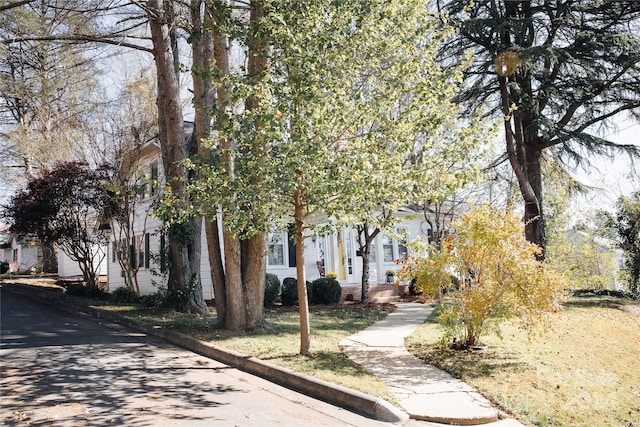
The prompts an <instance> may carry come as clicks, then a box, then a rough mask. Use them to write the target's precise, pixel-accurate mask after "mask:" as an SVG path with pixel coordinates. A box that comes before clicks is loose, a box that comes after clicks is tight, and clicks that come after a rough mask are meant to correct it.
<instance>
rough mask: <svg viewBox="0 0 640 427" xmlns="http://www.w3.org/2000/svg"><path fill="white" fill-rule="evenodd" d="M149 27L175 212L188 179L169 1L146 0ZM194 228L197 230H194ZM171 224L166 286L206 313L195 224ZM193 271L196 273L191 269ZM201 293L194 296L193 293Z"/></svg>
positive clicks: (183, 203)
mask: <svg viewBox="0 0 640 427" xmlns="http://www.w3.org/2000/svg"><path fill="white" fill-rule="evenodd" d="M147 5H148V7H149V8H150V11H149V13H148V17H149V27H150V29H151V40H152V42H153V56H154V60H155V63H156V70H157V79H158V121H159V129H160V138H159V139H160V146H161V150H162V158H163V165H164V169H165V177H166V180H167V184H168V185H169V186H170V187H171V191H172V193H173V195H174V196H175V197H176V198H177V199H178V206H176V208H177V209H181V208H185V207H186V206H187V205H188V200H185V192H184V185H185V182H186V181H187V180H188V178H189V177H188V173H187V171H186V169H185V168H184V167H182V166H181V165H179V164H178V162H179V161H181V160H184V159H186V158H187V147H186V144H185V137H184V130H183V122H184V120H183V115H182V103H181V100H180V88H179V82H178V70H177V68H176V67H177V61H176V55H177V52H176V50H175V46H176V43H175V33H174V30H173V28H172V27H171V26H170V25H171V23H172V21H173V9H172V4H171V2H165V1H164V0H149V1H148V2H147ZM189 225H191V226H195V227H196V228H197V230H193V229H192V227H189ZM189 225H188V224H174V225H171V226H170V229H169V252H170V256H171V270H170V271H169V277H168V283H167V286H168V288H169V289H173V290H176V291H179V292H187V294H188V295H189V299H188V301H186V302H184V304H183V305H182V306H181V307H176V308H179V309H181V310H192V311H197V312H200V313H206V307H204V306H203V305H202V285H201V282H200V266H199V265H197V266H196V265H195V262H193V263H192V262H190V257H194V256H196V257H198V256H199V255H198V254H199V248H200V235H199V234H198V235H197V236H195V235H194V231H198V230H199V228H198V224H197V222H192V223H191V224H189ZM194 268H196V270H194ZM194 290H195V291H196V292H197V291H198V290H199V291H200V295H195V294H194V293H193V292H192V291H194Z"/></svg>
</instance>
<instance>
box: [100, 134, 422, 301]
mask: <svg viewBox="0 0 640 427" xmlns="http://www.w3.org/2000/svg"><path fill="white" fill-rule="evenodd" d="M133 161H134V164H135V166H136V167H135V168H134V169H137V170H138V173H139V175H140V176H146V177H149V178H151V179H152V180H156V179H157V180H159V181H160V182H162V181H163V176H162V175H163V168H162V160H161V152H160V147H159V145H158V144H157V142H156V141H150V142H148V143H146V144H145V145H144V146H143V147H142V148H141V150H140V151H139V152H137V153H136V159H135V160H133ZM155 191H156V190H155V189H154V188H153V187H152V186H150V185H149V186H147V187H146V189H145V191H141V192H140V197H139V199H138V200H137V202H136V203H137V205H136V209H135V219H134V221H133V224H134V226H133V229H134V230H133V231H134V233H133V234H134V236H132V237H130V239H131V241H130V242H128V243H129V244H128V245H123V246H124V247H128V248H129V250H130V251H131V252H130V253H131V255H132V256H131V259H133V260H134V261H132V262H136V263H137V266H138V267H139V271H138V274H137V277H138V283H139V286H140V292H141V294H143V295H144V294H150V293H154V292H156V291H157V290H158V289H157V286H158V284H159V283H161V282H162V279H161V277H160V276H159V274H158V273H159V272H160V270H161V269H160V264H161V262H160V261H161V259H160V258H161V256H160V254H161V252H162V250H161V249H162V248H163V247H164V246H165V244H166V242H165V239H164V237H163V235H162V233H161V229H162V223H161V222H160V220H158V219H157V218H153V217H151V216H150V209H151V203H152V200H153V198H154V197H155V195H156V194H155ZM398 215H399V216H400V217H401V219H402V221H401V222H400V224H399V225H397V227H396V231H397V233H393V234H394V236H405V237H394V236H386V235H382V234H380V235H378V236H377V237H376V239H375V241H374V243H373V247H372V251H371V255H370V260H371V262H370V272H369V273H370V276H369V277H370V279H369V280H370V284H377V283H383V282H384V281H385V280H386V276H385V272H386V271H387V270H389V269H393V270H397V269H398V268H399V266H398V264H397V261H398V260H402V259H404V258H405V257H406V256H407V255H408V249H407V245H406V242H407V241H411V240H413V239H415V238H417V237H421V236H427V235H428V234H429V225H428V224H427V223H426V221H424V218H423V217H422V216H421V215H418V214H416V213H414V212H411V211H409V210H407V211H405V212H401V213H399V214H398ZM204 233H205V231H204V227H203V231H202V236H201V239H202V261H201V277H202V287H203V293H204V298H205V299H207V300H209V299H213V285H212V282H211V274H210V273H211V271H210V267H209V262H208V251H207V245H206V240H205V239H206V236H205V234H204ZM290 237H291V236H290V233H289V232H287V231H282V232H274V233H271V234H270V235H269V237H268V239H269V241H268V247H269V251H268V253H267V254H266V256H267V272H268V273H273V274H276V275H277V276H278V277H279V278H280V280H281V281H282V280H283V279H285V278H287V277H295V276H296V264H295V262H296V261H295V244H294V242H293V240H292V239H291V238H290ZM117 239H122V237H121V234H119V233H118V230H113V237H112V243H111V244H110V245H109V248H108V253H107V278H108V280H107V283H108V289H109V291H113V290H115V289H117V288H119V287H121V286H124V285H125V279H124V276H125V272H124V271H123V270H122V268H121V266H120V262H119V260H118V251H117V245H116V241H117ZM304 248H305V273H306V278H307V280H313V279H316V278H318V277H321V276H322V275H324V274H326V273H327V272H330V271H332V272H335V273H336V274H337V276H338V280H339V281H340V283H341V284H342V285H354V284H360V282H361V278H362V258H361V257H360V256H359V255H358V247H357V236H356V232H355V230H353V229H351V228H347V227H344V228H341V229H340V230H338V231H336V232H333V233H330V234H327V235H323V236H313V237H310V238H307V239H306V240H305V241H304Z"/></svg>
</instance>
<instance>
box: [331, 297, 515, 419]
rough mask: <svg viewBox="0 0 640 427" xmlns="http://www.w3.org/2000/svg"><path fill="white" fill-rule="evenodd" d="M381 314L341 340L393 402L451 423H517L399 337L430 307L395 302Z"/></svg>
mask: <svg viewBox="0 0 640 427" xmlns="http://www.w3.org/2000/svg"><path fill="white" fill-rule="evenodd" d="M396 305H397V307H398V308H397V309H396V310H395V311H394V312H393V313H391V314H389V316H387V317H386V318H385V319H383V320H381V321H379V322H377V323H375V324H373V325H372V326H370V327H369V328H367V329H365V330H363V331H361V332H359V333H357V334H354V335H351V336H349V337H347V338H345V339H343V340H342V341H341V342H340V347H341V348H342V351H343V352H344V353H345V354H346V355H347V356H348V357H349V358H350V359H351V360H353V361H354V362H356V363H358V364H360V365H361V366H362V367H364V368H365V369H367V370H369V371H370V372H371V373H373V374H374V375H375V376H377V377H378V378H380V380H382V382H384V383H385V384H386V385H387V387H388V388H389V390H390V391H391V392H392V393H393V394H394V396H395V397H396V399H397V400H398V403H400V405H402V407H403V408H404V409H405V410H406V411H407V413H408V414H409V416H410V417H411V418H413V419H415V420H423V421H431V422H436V423H443V424H453V425H480V424H485V425H486V424H489V425H491V424H493V425H496V426H497V425H500V426H501V427H507V426H521V425H522V424H520V423H519V422H517V421H515V420H513V419H502V420H499V419H500V418H504V417H503V416H502V414H501V413H500V411H498V410H497V409H496V408H495V407H494V406H493V405H492V404H491V403H490V402H489V401H488V400H487V399H485V398H484V397H483V396H482V395H480V393H478V392H477V391H476V390H475V389H474V388H473V387H471V386H469V385H468V384H466V383H464V382H463V381H461V380H458V379H456V378H454V377H452V376H451V375H450V374H448V373H447V372H444V371H442V370H440V369H438V368H435V367H434V366H431V365H426V364H424V363H423V362H422V361H421V360H419V359H418V358H416V357H414V356H413V355H411V354H410V353H409V352H408V351H407V350H406V348H405V346H404V339H405V337H407V336H408V335H410V334H411V333H412V332H413V331H415V330H416V329H417V328H418V326H420V325H421V324H422V323H424V321H425V320H426V319H427V317H429V315H430V314H431V313H432V311H433V309H434V307H433V306H429V305H424V304H419V303H402V302H400V303H396Z"/></svg>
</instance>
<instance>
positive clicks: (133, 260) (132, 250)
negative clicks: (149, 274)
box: [129, 236, 138, 269]
mask: <svg viewBox="0 0 640 427" xmlns="http://www.w3.org/2000/svg"><path fill="white" fill-rule="evenodd" d="M136 252H137V251H136V238H135V236H134V237H132V238H131V244H130V245H129V265H130V266H131V268H133V269H135V268H136V267H137V266H138V263H137V261H138V258H137V257H136V255H137V254H136Z"/></svg>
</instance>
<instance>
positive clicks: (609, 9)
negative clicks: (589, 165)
mask: <svg viewBox="0 0 640 427" xmlns="http://www.w3.org/2000/svg"><path fill="white" fill-rule="evenodd" d="M436 3H437V5H438V7H439V8H440V9H441V10H442V11H443V12H447V13H448V14H449V15H450V17H451V19H452V20H453V21H454V23H455V25H456V27H457V30H458V31H457V33H456V35H455V37H454V38H453V39H452V40H451V42H450V43H448V44H446V45H445V49H444V50H443V61H444V62H445V63H447V64H450V63H456V62H458V61H460V60H461V59H462V58H466V55H467V53H468V51H469V50H471V51H473V53H474V56H473V61H472V63H471V66H470V67H469V68H467V70H466V71H465V81H466V82H468V84H467V85H465V86H464V88H463V90H462V91H461V92H460V93H459V94H458V99H459V100H461V101H463V102H465V103H466V104H467V106H468V107H469V111H482V112H483V113H484V114H487V115H491V116H493V117H497V118H500V119H501V120H502V122H503V124H504V135H505V140H504V141H505V150H504V153H505V154H504V156H505V158H506V159H508V161H509V163H510V165H511V168H512V170H513V171H514V174H515V176H516V178H517V180H518V184H519V188H520V192H521V194H522V197H523V199H524V209H525V215H524V219H525V224H526V226H525V234H526V236H527V239H528V240H529V241H531V242H533V243H536V244H538V245H541V246H543V247H544V244H545V227H544V210H543V175H542V164H541V161H542V158H543V153H545V152H548V153H552V156H550V157H549V158H552V159H554V161H557V162H562V161H564V162H568V161H573V162H575V163H577V164H584V163H585V158H586V156H587V155H591V154H611V153H613V152H615V151H626V152H628V153H631V154H634V155H635V154H637V147H635V146H623V145H618V144H615V143H613V142H612V141H610V140H608V139H607V138H606V137H603V136H601V135H602V133H601V132H599V131H600V130H601V129H602V128H606V127H607V126H609V125H611V124H612V120H614V119H616V118H618V117H622V116H623V115H624V114H625V113H630V115H631V116H632V117H633V116H635V117H636V118H637V111H638V108H639V107H640V92H639V91H638V87H639V85H638V64H639V63H640V39H639V36H638V34H640V31H639V25H640V20H639V18H640V3H638V2H636V1H617V0H606V1H601V2H581V1H572V0H567V1H551V0H534V1H532V0H527V1H510V0H500V1H493V0H492V1H489V0H481V1H474V2H468V1H466V0H438V1H437V2H436ZM559 164H561V163H559ZM540 256H544V254H541V255H540Z"/></svg>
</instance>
